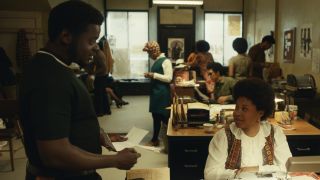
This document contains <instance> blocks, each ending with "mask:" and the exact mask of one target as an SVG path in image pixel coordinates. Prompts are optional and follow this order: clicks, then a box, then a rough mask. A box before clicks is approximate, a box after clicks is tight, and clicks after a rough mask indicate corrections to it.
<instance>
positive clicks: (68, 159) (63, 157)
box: [37, 138, 141, 171]
mask: <svg viewBox="0 0 320 180" xmlns="http://www.w3.org/2000/svg"><path fill="white" fill-rule="evenodd" d="M37 146H38V151H39V154H40V157H41V160H42V162H43V163H44V164H45V165H46V166H48V167H51V168H56V169H64V170H69V171H82V170H91V169H99V168H109V167H116V168H118V169H126V170H127V169H130V168H131V167H133V165H134V164H135V163H137V159H138V158H139V157H140V156H141V155H140V154H139V153H137V152H136V151H135V150H134V149H124V150H122V151H120V152H118V153H117V154H115V155H99V154H94V153H90V152H87V151H84V150H82V149H80V148H78V147H76V146H73V145H72V144H71V143H70V142H69V139H68V138H62V139H57V140H38V141H37Z"/></svg>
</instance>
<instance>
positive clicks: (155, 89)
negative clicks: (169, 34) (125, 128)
mask: <svg viewBox="0 0 320 180" xmlns="http://www.w3.org/2000/svg"><path fill="white" fill-rule="evenodd" d="M143 51H146V52H147V53H148V54H149V56H150V58H151V59H153V60H154V61H155V62H154V64H153V66H152V67H151V72H147V73H145V74H144V77H146V78H150V79H151V92H150V105H149V112H151V113H152V118H153V137H152V139H151V141H150V143H149V145H151V146H159V138H158V136H159V132H160V127H161V122H162V123H163V124H165V125H167V124H168V119H169V110H167V109H166V107H168V106H170V104H171V97H170V82H171V80H172V64H171V61H170V60H169V59H167V58H166V57H165V55H164V53H161V51H160V46H159V44H158V43H157V42H155V41H149V42H147V43H146V45H145V47H144V48H143Z"/></svg>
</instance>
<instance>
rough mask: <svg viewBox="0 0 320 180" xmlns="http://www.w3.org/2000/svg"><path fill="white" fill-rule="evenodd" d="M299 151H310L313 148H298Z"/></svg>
mask: <svg viewBox="0 0 320 180" xmlns="http://www.w3.org/2000/svg"><path fill="white" fill-rule="evenodd" d="M296 149H297V150H298V151H310V150H311V148H309V147H307V148H296Z"/></svg>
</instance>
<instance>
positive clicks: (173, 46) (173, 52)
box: [168, 38, 184, 61]
mask: <svg viewBox="0 0 320 180" xmlns="http://www.w3.org/2000/svg"><path fill="white" fill-rule="evenodd" d="M183 55H184V38H168V58H170V59H171V60H173V61H175V60H177V59H180V58H184V57H183Z"/></svg>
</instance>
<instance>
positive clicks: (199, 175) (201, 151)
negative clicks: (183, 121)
mask: <svg viewBox="0 0 320 180" xmlns="http://www.w3.org/2000/svg"><path fill="white" fill-rule="evenodd" d="M211 138H212V136H204V137H177V138H168V143H169V153H168V158H169V161H168V162H169V167H170V175H171V179H173V180H175V179H177V180H178V179H183V180H195V179H197V180H199V179H203V178H204V176H203V170H204V166H205V162H206V160H207V156H208V145H209V142H210V140H211Z"/></svg>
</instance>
